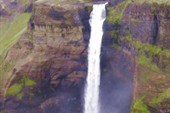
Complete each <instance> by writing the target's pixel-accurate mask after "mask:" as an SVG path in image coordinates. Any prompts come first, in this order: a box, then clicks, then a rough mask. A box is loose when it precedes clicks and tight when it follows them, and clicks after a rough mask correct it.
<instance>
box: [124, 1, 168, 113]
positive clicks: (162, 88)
mask: <svg viewBox="0 0 170 113" xmlns="http://www.w3.org/2000/svg"><path fill="white" fill-rule="evenodd" d="M169 11H170V9H169V6H168V5H166V4H156V3H155V4H154V3H153V4H148V3H143V4H137V3H130V4H129V5H128V6H127V8H126V10H125V12H124V15H123V18H122V28H121V30H122V32H123V34H124V33H125V34H126V33H130V34H131V38H132V40H128V43H130V46H132V48H131V49H129V48H127V49H129V50H130V51H131V53H133V52H132V51H135V57H136V59H137V65H138V66H137V71H136V73H137V78H136V80H135V81H137V84H136V87H137V92H136V93H137V95H138V96H137V97H140V96H142V95H146V97H145V99H144V100H143V101H145V103H146V104H147V105H148V106H149V107H150V108H151V109H152V110H151V111H152V112H153V113H161V112H164V113H168V112H169V108H168V107H165V106H169V103H167V101H169V97H168V96H167V97H166V96H165V97H160V96H159V95H164V94H166V93H165V92H166V91H167V92H168V93H169V90H168V88H169V87H170V85H169V80H170V76H169V75H170V74H169V71H168V70H169V69H170V68H169V64H170V62H169V61H170V57H169V55H168V54H169V50H170V45H169V43H170V37H169V35H170V32H169V27H170V25H169V21H170V20H169ZM122 38H123V37H122ZM123 40H124V39H123ZM131 42H132V43H131ZM148 45H149V46H148ZM125 48H126V47H125ZM146 48H147V49H146ZM151 51H152V52H151ZM156 51H157V52H156ZM158 51H159V52H158ZM164 53H165V54H164ZM144 56H145V57H146V59H142V57H143V58H144ZM147 59H148V60H147ZM149 59H150V60H149ZM144 61H146V63H144ZM149 62H150V63H149ZM149 65H150V66H149ZM148 66H149V67H148ZM154 66H155V67H156V66H157V67H158V68H153V67H154ZM146 67H147V68H146ZM152 70H154V71H152ZM160 81H161V82H162V83H163V84H162V83H159V82H160ZM148 86H149V88H147V87H148ZM134 88H135V87H134ZM134 91H135V89H134ZM158 98H159V99H160V98H161V99H162V100H161V99H160V100H161V101H160V102H156V101H155V100H157V99H158ZM166 100H167V101H166ZM151 103H152V104H151ZM153 103H154V104H153Z"/></svg>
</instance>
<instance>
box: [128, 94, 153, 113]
mask: <svg viewBox="0 0 170 113" xmlns="http://www.w3.org/2000/svg"><path fill="white" fill-rule="evenodd" d="M143 99H144V97H140V98H138V99H136V100H135V101H134V103H133V105H132V107H131V113H151V112H150V111H149V110H148V107H147V106H146V105H145V104H144V102H143Z"/></svg>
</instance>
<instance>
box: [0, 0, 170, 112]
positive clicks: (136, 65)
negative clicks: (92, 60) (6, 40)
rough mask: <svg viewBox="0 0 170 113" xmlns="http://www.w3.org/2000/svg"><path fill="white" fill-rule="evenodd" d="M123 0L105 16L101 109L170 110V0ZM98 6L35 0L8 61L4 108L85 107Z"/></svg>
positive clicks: (0, 101) (68, 109) (49, 109)
mask: <svg viewBox="0 0 170 113" xmlns="http://www.w3.org/2000/svg"><path fill="white" fill-rule="evenodd" d="M122 1H123V0H122ZM118 3H119V1H111V3H110V5H109V6H108V7H107V15H108V16H107V19H106V21H105V24H104V31H105V33H104V36H103V43H102V52H101V86H100V89H101V94H100V97H101V105H102V106H101V111H102V112H103V113H113V112H117V113H129V112H132V113H133V112H140V113H147V112H153V113H161V112H163V113H168V112H169V108H168V106H169V97H168V96H167V95H168V94H169V87H170V86H169V80H170V76H169V70H170V62H169V61H170V56H169V49H170V46H169V42H170V38H169V35H170V34H169V33H170V32H169V26H170V25H169V6H168V5H165V3H162V4H157V3H138V2H131V1H124V2H121V3H119V4H118ZM114 4H117V5H116V6H113V5H114ZM91 10H92V4H91V3H90V2H89V3H83V2H76V3H75V2H72V1H70V2H69V3H68V2H59V3H55V4H54V3H51V2H35V3H34V4H33V9H32V16H31V18H30V20H29V23H28V26H27V30H26V31H25V33H24V34H22V36H21V37H20V39H19V40H18V41H17V42H16V43H15V44H14V46H12V47H11V48H10V50H9V51H8V52H7V55H5V60H4V61H3V64H2V65H0V66H1V67H0V69H4V70H6V72H8V73H5V72H4V73H3V75H6V76H7V77H8V78H7V79H5V80H6V82H5V83H4V86H3V90H2V91H3V96H4V97H3V98H2V99H0V104H1V107H0V110H1V111H3V112H5V113H6V112H7V113H18V112H19V113H24V112H27V113H37V112H41V113H47V112H48V113H53V112H56V111H57V113H82V112H83V90H84V84H85V82H86V81H85V78H86V75H87V47H88V42H89V38H90V25H89V22H88V20H89V18H90V12H91ZM0 60H1V59H0ZM0 72H1V70H0ZM131 105H132V107H131Z"/></svg>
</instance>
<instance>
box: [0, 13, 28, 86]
mask: <svg viewBox="0 0 170 113" xmlns="http://www.w3.org/2000/svg"><path fill="white" fill-rule="evenodd" d="M30 16H31V13H22V14H17V15H16V16H15V17H14V18H13V20H12V21H9V22H7V23H5V24H4V25H3V26H1V27H0V28H1V29H2V30H0V81H1V82H0V88H1V87H2V86H3V84H4V83H5V82H6V81H7V79H8V77H9V76H10V72H11V70H12V68H13V66H14V62H12V63H6V62H4V58H5V56H6V53H7V51H8V50H9V48H10V47H12V46H13V45H14V44H15V43H16V42H17V40H18V39H19V38H20V36H21V34H22V33H23V32H24V31H25V30H26V28H27V23H28V21H29V19H30Z"/></svg>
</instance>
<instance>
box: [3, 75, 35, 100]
mask: <svg viewBox="0 0 170 113" xmlns="http://www.w3.org/2000/svg"><path fill="white" fill-rule="evenodd" d="M35 84H36V83H35V81H34V80H32V79H30V78H29V77H28V76H23V77H22V78H21V79H20V80H18V81H17V83H14V84H13V85H11V86H10V87H9V88H8V90H7V91H6V94H5V96H14V97H17V98H18V99H22V97H23V96H24V95H25V94H26V93H27V94H28V95H30V96H33V93H32V92H30V91H31V89H32V88H33V86H34V85H35ZM24 88H27V89H29V90H28V91H29V93H28V92H24V91H23V89H24Z"/></svg>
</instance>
